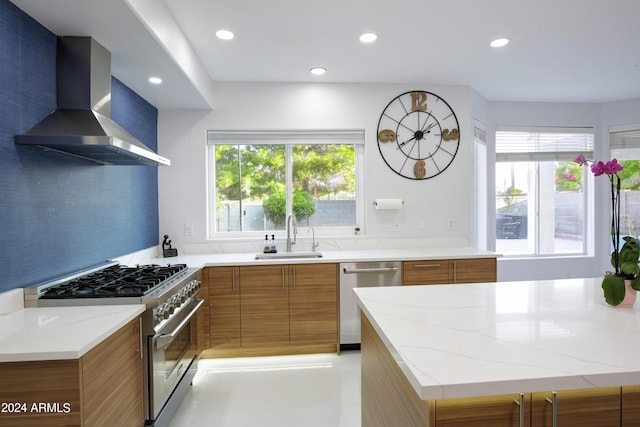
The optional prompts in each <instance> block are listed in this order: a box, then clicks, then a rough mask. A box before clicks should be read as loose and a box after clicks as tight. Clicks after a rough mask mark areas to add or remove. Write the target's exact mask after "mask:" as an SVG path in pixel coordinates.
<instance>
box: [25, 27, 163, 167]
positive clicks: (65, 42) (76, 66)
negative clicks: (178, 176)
mask: <svg viewBox="0 0 640 427" xmlns="http://www.w3.org/2000/svg"><path fill="white" fill-rule="evenodd" d="M57 57H58V58H57V82H58V109H57V110H55V111H54V112H52V113H51V114H49V115H48V116H47V117H45V118H44V119H43V120H42V121H41V122H39V123H38V124H36V125H35V126H34V127H32V128H31V129H29V130H28V131H27V132H26V133H24V134H22V135H16V137H15V143H16V144H20V145H33V146H37V147H40V148H42V149H44V150H48V151H56V152H60V153H64V154H68V155H71V156H75V157H81V158H83V159H87V160H91V161H93V162H96V163H100V164H107V165H166V166H169V165H170V161H169V159H167V158H165V157H162V156H160V155H158V154H156V153H154V152H153V151H152V150H151V149H150V148H148V147H147V146H146V145H144V144H143V143H142V142H140V141H138V140H137V139H136V138H135V137H133V136H132V135H131V134H130V133H129V132H127V131H126V130H124V129H123V128H122V127H121V126H120V125H118V124H117V123H116V122H114V121H113V120H111V118H110V116H111V53H110V52H109V51H108V50H107V49H105V48H104V47H103V46H102V45H100V44H99V43H98V42H96V41H95V40H94V39H92V38H90V37H67V36H65V37H58V52H57Z"/></svg>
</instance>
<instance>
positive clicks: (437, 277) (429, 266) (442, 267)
mask: <svg viewBox="0 0 640 427" xmlns="http://www.w3.org/2000/svg"><path fill="white" fill-rule="evenodd" d="M442 283H449V260H446V259H438V260H419V261H404V262H403V263H402V284H403V285H437V284H442Z"/></svg>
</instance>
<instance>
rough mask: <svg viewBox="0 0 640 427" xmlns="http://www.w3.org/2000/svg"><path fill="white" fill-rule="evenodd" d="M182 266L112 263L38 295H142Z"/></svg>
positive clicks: (62, 296)
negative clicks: (126, 265)
mask: <svg viewBox="0 0 640 427" xmlns="http://www.w3.org/2000/svg"><path fill="white" fill-rule="evenodd" d="M186 268H187V265H186V264H173V265H168V266H160V265H155V264H152V265H143V266H137V267H125V266H121V265H114V266H111V267H107V268H105V269H103V270H100V271H97V272H94V273H90V274H87V275H86V276H82V277H79V278H77V279H73V280H70V281H68V282H65V283H62V284H59V285H55V286H53V287H51V288H49V289H46V290H45V292H44V294H43V295H42V296H41V298H45V299H61V298H105V297H125V296H127V297H138V296H143V295H144V294H145V293H147V292H149V291H151V290H152V289H154V288H155V287H157V286H159V285H161V284H162V283H163V282H165V281H166V280H167V279H169V278H171V277H172V276H174V275H176V274H177V273H179V272H180V271H182V270H185V269H186Z"/></svg>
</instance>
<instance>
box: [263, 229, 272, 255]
mask: <svg viewBox="0 0 640 427" xmlns="http://www.w3.org/2000/svg"><path fill="white" fill-rule="evenodd" d="M262 252H264V253H265V254H268V253H269V252H271V248H270V247H269V235H268V234H265V235H264V249H263V250H262Z"/></svg>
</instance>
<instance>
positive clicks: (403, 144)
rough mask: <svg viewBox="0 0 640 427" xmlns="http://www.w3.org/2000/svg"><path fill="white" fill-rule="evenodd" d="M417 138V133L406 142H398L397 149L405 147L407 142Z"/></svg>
mask: <svg viewBox="0 0 640 427" xmlns="http://www.w3.org/2000/svg"><path fill="white" fill-rule="evenodd" d="M413 139H416V137H415V135H414V136H413V137H411V138H409V139H407V140H406V141H405V142H401V143H400V144H398V148H396V150H399V149H400V148H402V147H404V146H405V145H406V144H408V143H409V141H411V140H413Z"/></svg>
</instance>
